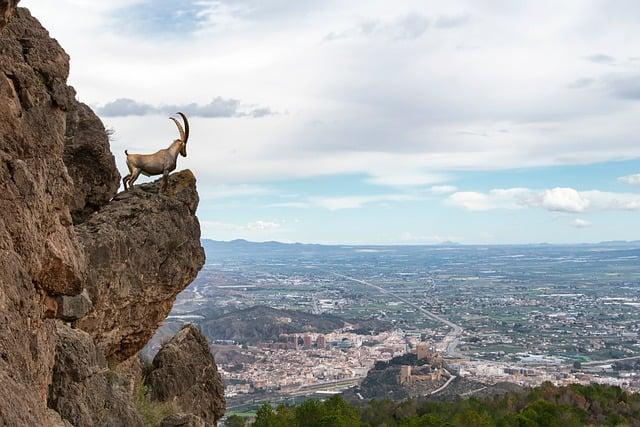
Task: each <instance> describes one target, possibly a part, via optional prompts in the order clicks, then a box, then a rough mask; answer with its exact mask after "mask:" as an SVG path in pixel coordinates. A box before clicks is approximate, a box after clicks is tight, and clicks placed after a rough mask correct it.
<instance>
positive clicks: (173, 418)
mask: <svg viewBox="0 0 640 427" xmlns="http://www.w3.org/2000/svg"><path fill="white" fill-rule="evenodd" d="M160 427H205V423H204V420H203V419H202V418H200V417H198V416H197V415H193V414H173V415H169V416H168V417H166V418H164V419H163V420H162V421H161V422H160Z"/></svg>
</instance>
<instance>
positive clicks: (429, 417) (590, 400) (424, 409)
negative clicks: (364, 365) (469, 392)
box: [232, 383, 640, 427]
mask: <svg viewBox="0 0 640 427" xmlns="http://www.w3.org/2000/svg"><path fill="white" fill-rule="evenodd" d="M239 421H240V420H239V419H237V418H236V417H234V420H233V421H232V422H234V423H235V425H241V424H239ZM251 425H252V426H253V427H289V426H290V427H303V426H304V427H333V426H335V427H351V426H358V427H364V426H371V427H375V426H379V427H383V426H384V427H393V426H398V427H427V426H464V427H467V426H476V427H481V426H504V427H511V426H513V427H516V426H517V427H521V426H522V427H525V426H526V427H534V426H561V427H573V426H584V425H597V426H638V425H640V394H634V393H629V392H627V391H624V390H622V389H621V388H619V387H612V386H604V385H598V384H592V385H588V386H585V385H580V384H574V385H570V386H566V387H556V386H554V385H552V384H551V383H545V384H543V385H542V386H540V387H537V388H534V389H531V390H529V391H527V392H525V393H507V394H504V395H502V396H499V397H494V398H491V399H484V400H480V399H475V398H471V399H465V400H459V401H456V402H419V401H417V400H406V401H404V402H401V403H394V402H392V401H389V400H383V401H380V400H378V401H371V402H369V403H367V404H366V405H364V406H361V407H355V406H352V405H349V404H348V403H347V402H345V401H344V399H342V398H341V397H340V396H334V397H331V398H330V399H328V400H326V401H323V402H321V401H318V400H307V401H305V402H303V403H302V404H300V405H297V406H284V405H281V406H279V407H278V408H276V409H273V408H271V406H269V405H266V404H265V405H263V406H262V407H261V408H260V409H259V410H258V412H257V414H256V419H255V421H254V422H253V423H252V424H251Z"/></svg>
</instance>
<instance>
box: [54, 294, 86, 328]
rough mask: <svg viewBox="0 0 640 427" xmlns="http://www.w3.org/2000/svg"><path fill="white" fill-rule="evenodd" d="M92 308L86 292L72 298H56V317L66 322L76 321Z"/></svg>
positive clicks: (64, 296)
mask: <svg viewBox="0 0 640 427" xmlns="http://www.w3.org/2000/svg"><path fill="white" fill-rule="evenodd" d="M92 306H93V304H92V303H91V299H90V298H89V294H88V293H87V291H86V290H83V291H82V292H81V293H80V294H78V295H74V296H66V295H63V296H61V297H58V304H57V313H56V317H57V318H59V319H63V320H66V321H73V320H78V319H80V318H82V317H83V316H84V315H85V314H87V313H88V312H89V310H91V307H92Z"/></svg>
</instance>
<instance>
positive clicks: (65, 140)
mask: <svg viewBox="0 0 640 427" xmlns="http://www.w3.org/2000/svg"><path fill="white" fill-rule="evenodd" d="M16 3H17V1H15V0H0V425H69V423H71V424H72V425H83V426H84V425H88V426H90V425H137V424H138V422H139V421H140V417H139V415H138V414H137V413H136V411H135V407H134V406H135V405H134V404H133V400H132V398H131V390H130V388H131V387H130V385H126V386H125V385H123V384H124V382H123V381H122V378H121V377H120V374H119V373H118V369H117V367H115V366H116V365H117V364H118V363H120V362H123V361H126V360H127V359H128V358H129V357H130V356H132V355H134V354H135V353H136V352H137V351H138V350H139V349H141V348H142V347H143V346H144V344H145V343H146V341H147V339H148V337H150V336H151V335H152V334H153V332H154V330H155V329H156V327H157V325H158V323H159V322H161V321H162V319H163V318H164V317H165V316H166V315H167V314H168V312H169V310H170V309H171V305H172V303H173V299H174V298H175V295H176V294H177V293H178V292H179V291H180V290H182V289H183V288H184V287H185V286H187V285H188V284H189V282H190V281H191V280H192V279H193V278H194V277H195V275H196V273H197V272H198V270H199V269H200V268H201V267H202V264H203V262H204V254H203V251H202V248H201V247H200V242H199V238H200V229H199V225H198V220H197V218H196V217H195V210H196V207H197V203H198V196H197V192H196V188H195V178H194V177H193V175H192V174H191V172H188V171H186V172H181V173H178V174H174V175H172V177H171V181H170V182H171V185H170V189H169V191H167V192H166V193H163V194H160V193H159V191H158V186H157V184H147V185H143V186H139V187H136V188H135V189H134V190H133V191H131V192H130V193H126V194H119V195H116V192H117V189H118V186H119V181H120V175H119V174H118V171H117V169H116V166H115V162H114V158H113V155H112V154H111V152H110V150H109V141H108V137H107V133H106V132H105V130H104V127H103V125H102V123H101V122H100V120H99V119H98V117H96V115H95V114H94V113H93V112H92V111H91V109H90V108H89V107H87V106H86V105H84V104H81V103H79V102H78V101H76V99H75V91H74V89H73V88H72V87H70V86H68V85H67V84H66V79H67V76H68V72H69V57H68V56H67V54H66V53H65V52H64V50H63V49H62V48H61V47H60V45H59V44H58V43H57V42H56V41H55V40H54V39H52V38H51V37H50V36H49V34H48V33H47V31H46V30H45V29H44V28H42V26H41V25H40V24H39V22H38V21H37V20H36V19H35V18H33V17H32V16H31V15H30V13H29V11H27V10H26V9H23V8H17V9H16ZM69 320H75V322H74V323H73V324H72V325H69V324H67V323H65V321H69ZM107 361H109V362H107ZM123 365H124V364H123ZM101 408H106V412H105V410H103V409H101Z"/></svg>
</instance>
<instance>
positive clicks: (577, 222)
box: [571, 218, 592, 228]
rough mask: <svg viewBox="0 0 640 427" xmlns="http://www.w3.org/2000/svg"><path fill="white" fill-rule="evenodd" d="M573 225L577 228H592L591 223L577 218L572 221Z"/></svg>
mask: <svg viewBox="0 0 640 427" xmlns="http://www.w3.org/2000/svg"><path fill="white" fill-rule="evenodd" d="M571 225H572V226H574V227H576V228H587V227H591V225H592V224H591V222H590V221H587V220H585V219H582V218H575V219H574V220H573V221H571Z"/></svg>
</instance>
